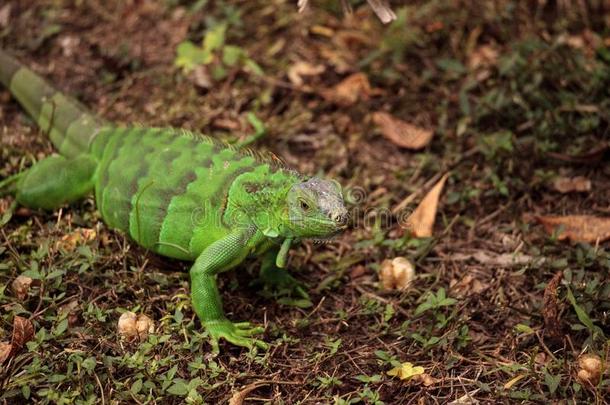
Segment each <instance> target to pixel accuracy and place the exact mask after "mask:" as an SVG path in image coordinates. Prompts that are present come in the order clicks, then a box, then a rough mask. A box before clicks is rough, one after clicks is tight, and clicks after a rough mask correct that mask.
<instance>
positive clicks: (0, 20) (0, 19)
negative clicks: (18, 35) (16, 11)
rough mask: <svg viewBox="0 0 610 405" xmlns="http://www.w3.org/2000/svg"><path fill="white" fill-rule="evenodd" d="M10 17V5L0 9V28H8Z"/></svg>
mask: <svg viewBox="0 0 610 405" xmlns="http://www.w3.org/2000/svg"><path fill="white" fill-rule="evenodd" d="M10 16H11V5H10V4H7V5H5V6H4V7H2V8H0V27H2V28H4V27H8V23H9V21H10Z"/></svg>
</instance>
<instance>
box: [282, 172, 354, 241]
mask: <svg viewBox="0 0 610 405" xmlns="http://www.w3.org/2000/svg"><path fill="white" fill-rule="evenodd" d="M286 202H287V205H288V207H287V212H288V218H287V222H288V223H287V224H285V226H286V228H288V229H289V231H291V232H292V233H293V236H295V237H297V238H327V237H330V236H333V235H336V234H337V233H339V232H341V231H342V230H344V229H345V228H346V227H347V222H348V220H349V215H348V213H347V209H346V208H345V204H344V202H343V195H342V192H341V185H340V184H339V183H338V182H336V181H332V180H323V179H319V178H317V177H313V178H311V179H309V180H307V181H304V182H300V183H297V184H295V185H293V186H292V187H291V188H290V190H289V191H288V195H287V198H286Z"/></svg>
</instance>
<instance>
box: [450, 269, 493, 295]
mask: <svg viewBox="0 0 610 405" xmlns="http://www.w3.org/2000/svg"><path fill="white" fill-rule="evenodd" d="M449 288H451V290H452V291H454V292H455V293H456V294H457V295H458V296H468V295H471V294H480V293H482V292H483V291H485V290H487V289H488V288H489V284H487V283H483V282H482V281H481V280H479V279H478V278H475V277H474V276H473V275H471V274H467V275H465V276H464V277H463V278H462V279H461V280H460V281H457V280H456V279H453V280H451V282H450V283H449Z"/></svg>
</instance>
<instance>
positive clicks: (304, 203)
mask: <svg viewBox="0 0 610 405" xmlns="http://www.w3.org/2000/svg"><path fill="white" fill-rule="evenodd" d="M300 203H301V209H302V210H303V211H309V204H308V203H307V201H305V200H301V201H300Z"/></svg>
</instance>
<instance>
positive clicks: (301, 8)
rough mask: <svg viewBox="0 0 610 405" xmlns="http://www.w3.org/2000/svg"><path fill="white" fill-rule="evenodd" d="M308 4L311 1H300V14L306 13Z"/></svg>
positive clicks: (298, 3)
mask: <svg viewBox="0 0 610 405" xmlns="http://www.w3.org/2000/svg"><path fill="white" fill-rule="evenodd" d="M307 3H309V0H299V1H298V2H297V7H298V9H299V13H302V12H303V11H305V9H306V8H307Z"/></svg>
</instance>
